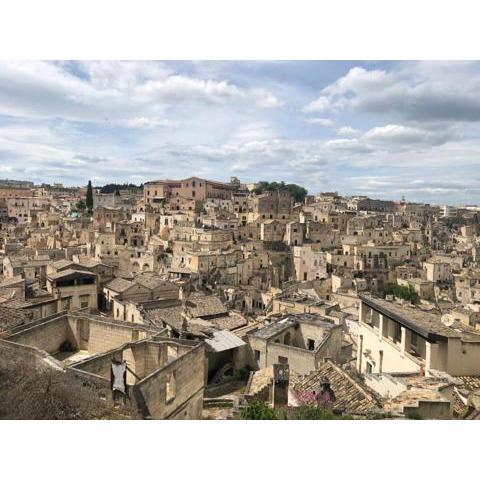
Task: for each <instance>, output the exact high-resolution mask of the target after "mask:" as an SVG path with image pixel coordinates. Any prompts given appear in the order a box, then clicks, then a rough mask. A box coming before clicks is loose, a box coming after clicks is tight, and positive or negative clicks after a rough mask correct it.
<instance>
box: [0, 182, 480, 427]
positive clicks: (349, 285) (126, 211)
mask: <svg viewBox="0 0 480 480" xmlns="http://www.w3.org/2000/svg"><path fill="white" fill-rule="evenodd" d="M256 187H257V184H255V183H253V184H251V183H250V184H244V183H242V182H241V181H240V180H239V179H238V178H236V177H233V178H231V180H230V181H229V182H219V181H213V180H208V179H203V178H199V177H195V176H194V177H189V178H184V179H178V180H172V179H163V180H155V181H149V182H146V183H145V184H144V185H143V186H141V187H131V186H130V187H128V188H127V187H125V188H122V187H121V186H119V187H118V188H117V189H116V190H115V191H114V192H110V193H102V191H101V188H100V187H95V186H94V187H93V191H92V194H93V198H92V200H93V203H92V205H87V204H86V203H88V202H87V200H86V196H87V187H84V186H83V187H79V188H75V187H64V186H63V185H61V184H54V185H48V184H42V185H35V184H33V183H32V182H27V181H25V182H22V181H1V182H0V358H2V357H3V358H8V359H10V360H13V361H18V362H20V361H23V360H25V359H28V361H29V362H31V363H32V364H33V365H34V366H35V368H36V369H40V370H47V371H48V370H54V371H56V372H61V373H62V374H63V375H64V376H65V378H71V379H75V380H76V381H79V382H80V383H81V384H82V385H88V394H89V395H91V397H92V401H99V402H103V404H104V405H106V406H108V408H111V409H112V412H114V411H117V410H118V409H122V408H123V407H124V406H125V405H128V407H129V409H130V410H129V412H130V413H129V415H130V416H131V417H132V418H143V419H202V418H204V419H227V418H240V417H241V412H242V411H243V410H244V409H245V408H246V407H247V406H248V405H249V404H251V403H252V402H255V401H257V402H263V403H265V404H267V405H269V406H271V407H272V408H276V409H278V408H287V409H296V408H301V407H305V406H307V407H309V406H318V405H321V406H322V407H325V408H328V409H330V410H332V411H333V412H334V413H335V414H336V415H338V416H349V417H351V418H425V419H452V418H455V419H474V418H479V417H480V207H479V208H476V207H472V206H469V207H461V206H455V207H453V206H448V205H430V204H423V203H412V202H407V201H405V199H402V200H401V201H393V200H379V199H371V198H367V197H364V196H344V195H341V194H340V193H338V192H323V193H318V194H308V195H305V196H304V198H302V199H301V200H300V199H298V198H297V199H295V198H294V197H293V196H292V194H291V192H290V191H289V190H288V188H286V187H281V188H276V189H268V190H263V191H259V190H258V189H257V188H256ZM287 187H288V186H287ZM84 388H87V386H85V387H84Z"/></svg>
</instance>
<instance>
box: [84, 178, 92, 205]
mask: <svg viewBox="0 0 480 480" xmlns="http://www.w3.org/2000/svg"><path fill="white" fill-rule="evenodd" d="M85 204H86V206H87V210H88V212H89V213H91V212H92V211H93V190H92V181H91V180H89V181H88V186H87V198H86V202H85Z"/></svg>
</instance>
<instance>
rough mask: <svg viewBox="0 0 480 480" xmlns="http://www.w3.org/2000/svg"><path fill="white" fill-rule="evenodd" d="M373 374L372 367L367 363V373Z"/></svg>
mask: <svg viewBox="0 0 480 480" xmlns="http://www.w3.org/2000/svg"><path fill="white" fill-rule="evenodd" d="M372 372H373V365H372V364H371V363H370V362H367V373H372Z"/></svg>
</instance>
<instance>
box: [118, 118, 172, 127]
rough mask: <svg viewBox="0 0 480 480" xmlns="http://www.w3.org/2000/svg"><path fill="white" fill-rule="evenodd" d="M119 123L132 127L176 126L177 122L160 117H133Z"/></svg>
mask: <svg viewBox="0 0 480 480" xmlns="http://www.w3.org/2000/svg"><path fill="white" fill-rule="evenodd" d="M119 123H120V124H124V125H125V126H127V127H132V128H155V127H165V128H174V127H178V122H175V121H173V120H168V119H167V118H160V117H134V118H129V119H128V120H125V121H124V122H119Z"/></svg>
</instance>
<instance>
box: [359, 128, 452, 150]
mask: <svg viewBox="0 0 480 480" xmlns="http://www.w3.org/2000/svg"><path fill="white" fill-rule="evenodd" d="M362 138H363V140H365V141H366V142H373V143H376V144H381V145H385V146H387V147H391V148H395V147H398V146H405V147H412V146H422V145H423V146H431V145H442V144H444V143H446V142H448V141H450V140H454V139H457V138H458V133H457V132H456V131H455V130H453V129H445V128H444V129H440V128H434V129H431V130H429V129H426V128H416V127H410V126H405V125H385V126H383V127H375V128H372V129H371V130H369V131H368V132H366V133H365V134H364V135H363V137H362Z"/></svg>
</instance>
